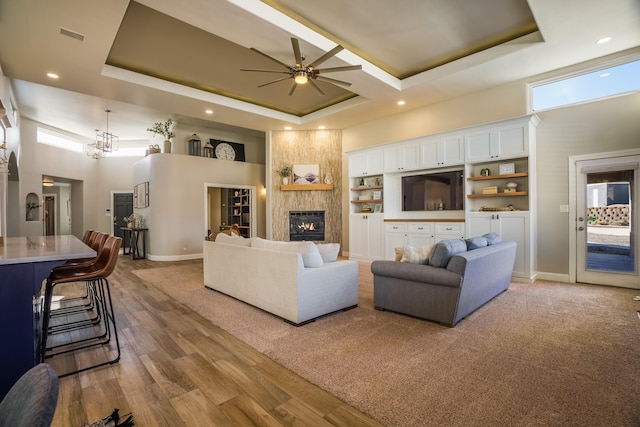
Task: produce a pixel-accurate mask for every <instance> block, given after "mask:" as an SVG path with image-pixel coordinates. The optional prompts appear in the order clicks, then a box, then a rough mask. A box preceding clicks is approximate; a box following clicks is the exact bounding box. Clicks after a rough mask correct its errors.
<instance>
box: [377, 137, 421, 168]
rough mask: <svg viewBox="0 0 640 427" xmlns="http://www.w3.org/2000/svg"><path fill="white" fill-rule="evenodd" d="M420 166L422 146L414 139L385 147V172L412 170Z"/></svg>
mask: <svg viewBox="0 0 640 427" xmlns="http://www.w3.org/2000/svg"><path fill="white" fill-rule="evenodd" d="M419 168H420V146H419V145H418V142H417V141H415V140H412V141H410V142H403V143H399V144H394V145H393V147H390V148H385V149H384V172H385V173H393V172H403V171H412V170H416V169H419Z"/></svg>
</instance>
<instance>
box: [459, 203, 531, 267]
mask: <svg viewBox="0 0 640 427" xmlns="http://www.w3.org/2000/svg"><path fill="white" fill-rule="evenodd" d="M466 224H467V235H468V236H482V235H483V234H486V233H490V232H494V233H498V234H499V235H500V237H501V238H502V240H504V241H513V242H516V243H517V244H518V249H517V250H516V260H515V263H514V266H513V275H514V276H516V277H522V278H527V279H529V278H531V274H532V270H533V267H534V256H535V254H534V253H533V250H532V245H531V239H532V238H533V236H532V235H531V221H530V214H529V212H491V213H489V212H470V213H468V214H467V217H466Z"/></svg>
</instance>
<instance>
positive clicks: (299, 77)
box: [293, 71, 309, 85]
mask: <svg viewBox="0 0 640 427" xmlns="http://www.w3.org/2000/svg"><path fill="white" fill-rule="evenodd" d="M293 80H295V82H296V83H298V84H299V85H303V84H305V83H307V82H308V81H309V77H307V73H305V72H304V71H298V72H297V73H296V75H295V77H294V78H293Z"/></svg>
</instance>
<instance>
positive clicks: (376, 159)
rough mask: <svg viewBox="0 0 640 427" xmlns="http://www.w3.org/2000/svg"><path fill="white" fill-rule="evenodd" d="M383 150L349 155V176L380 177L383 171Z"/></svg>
mask: <svg viewBox="0 0 640 427" xmlns="http://www.w3.org/2000/svg"><path fill="white" fill-rule="evenodd" d="M383 162H384V155H383V151H382V149H377V150H368V151H359V152H356V153H352V154H349V176H350V177H353V176H367V175H380V174H382V170H383Z"/></svg>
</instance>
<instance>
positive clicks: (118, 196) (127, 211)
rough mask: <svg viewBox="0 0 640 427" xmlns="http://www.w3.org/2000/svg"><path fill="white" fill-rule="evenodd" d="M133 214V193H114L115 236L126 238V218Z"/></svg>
mask: <svg viewBox="0 0 640 427" xmlns="http://www.w3.org/2000/svg"><path fill="white" fill-rule="evenodd" d="M132 213H133V193H113V235H114V236H117V237H122V238H124V231H123V230H121V228H122V227H126V226H127V222H126V221H125V220H124V217H126V216H129V215H131V214H132Z"/></svg>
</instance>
